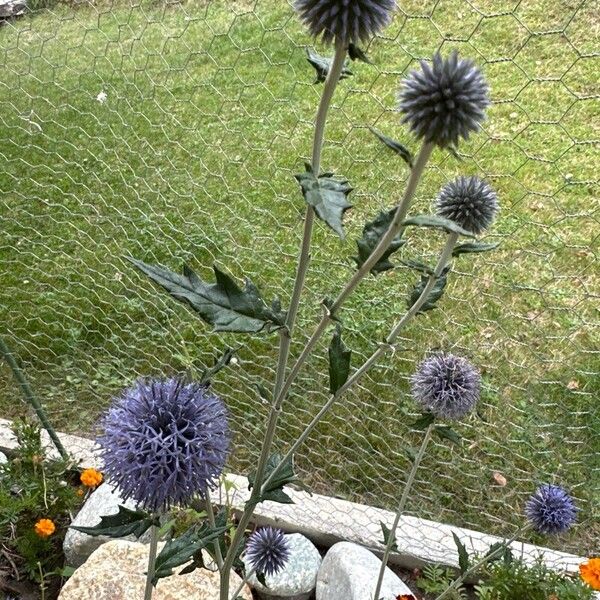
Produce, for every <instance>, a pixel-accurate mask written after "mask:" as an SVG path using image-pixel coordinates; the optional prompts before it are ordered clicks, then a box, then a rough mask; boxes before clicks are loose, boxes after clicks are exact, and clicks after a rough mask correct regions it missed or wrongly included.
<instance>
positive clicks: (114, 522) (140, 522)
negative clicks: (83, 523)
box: [71, 506, 154, 538]
mask: <svg viewBox="0 0 600 600" xmlns="http://www.w3.org/2000/svg"><path fill="white" fill-rule="evenodd" d="M118 508H119V511H118V512H117V514H115V515H107V516H105V517H100V523H98V524H97V525H94V526H93V527H75V526H72V527H71V528H72V529H75V530H76V531H81V533H86V534H87V535H92V536H97V535H105V536H107V537H111V538H120V537H124V536H127V535H134V536H135V537H136V538H139V537H140V536H141V535H142V534H144V533H145V532H146V531H147V530H148V529H149V528H150V527H151V525H152V524H153V523H154V520H153V518H152V517H151V516H150V514H148V513H147V512H144V511H140V510H131V509H129V508H126V507H124V506H119V507H118Z"/></svg>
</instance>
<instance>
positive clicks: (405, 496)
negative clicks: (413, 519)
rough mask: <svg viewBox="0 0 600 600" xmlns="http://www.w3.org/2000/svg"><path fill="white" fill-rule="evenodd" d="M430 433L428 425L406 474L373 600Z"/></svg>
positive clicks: (377, 593)
mask: <svg viewBox="0 0 600 600" xmlns="http://www.w3.org/2000/svg"><path fill="white" fill-rule="evenodd" d="M432 432H433V424H431V425H429V427H428V428H427V430H426V431H425V437H424V438H423V441H422V442H421V447H420V448H419V452H418V453H417V456H416V457H415V460H414V462H413V465H412V468H411V470H410V473H409V474H408V479H407V480H406V484H405V485H404V490H403V492H402V497H401V498H400V504H398V509H397V510H396V517H395V518H394V522H393V523H392V528H391V529H390V533H389V536H388V540H387V544H386V545H385V550H384V552H383V557H382V558H381V568H380V569H379V577H378V578H377V585H376V586H375V594H374V595H373V599H374V600H379V594H380V593H381V586H382V584H383V577H384V575H385V568H386V566H387V562H388V559H389V557H390V553H391V551H392V547H393V545H394V543H395V542H396V530H397V529H398V523H400V518H401V517H402V513H403V512H404V508H405V507H406V501H407V500H408V495H409V494H410V491H411V489H412V486H413V483H414V481H415V475H416V474H417V469H418V468H419V466H420V464H421V461H422V460H423V456H425V450H426V449H427V445H428V444H429V440H430V439H431V434H432Z"/></svg>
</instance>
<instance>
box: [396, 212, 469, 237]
mask: <svg viewBox="0 0 600 600" xmlns="http://www.w3.org/2000/svg"><path fill="white" fill-rule="evenodd" d="M402 225H405V226H406V225H414V226H416V227H434V228H436V229H443V230H444V231H446V232H448V233H458V234H460V235H464V236H466V237H470V238H474V237H475V236H474V235H473V234H472V233H471V232H470V231H467V230H466V229H463V228H462V227H461V226H460V225H457V224H456V223H455V222H454V221H451V220H450V219H445V218H444V217H438V216H437V215H417V216H415V217H410V218H408V219H406V221H404V223H402Z"/></svg>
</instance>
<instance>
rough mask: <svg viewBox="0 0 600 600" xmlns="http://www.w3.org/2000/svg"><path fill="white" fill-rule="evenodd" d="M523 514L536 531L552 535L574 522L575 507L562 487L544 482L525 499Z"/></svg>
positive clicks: (567, 527) (562, 530)
mask: <svg viewBox="0 0 600 600" xmlns="http://www.w3.org/2000/svg"><path fill="white" fill-rule="evenodd" d="M525 514H526V516H527V519H528V520H529V522H530V523H531V524H532V525H533V528H534V529H535V530H536V531H538V532H539V533H544V534H551V535H554V534H557V533H562V532H564V531H566V530H567V529H569V528H570V527H571V526H572V525H573V523H575V520H576V518H577V507H576V506H575V502H574V501H573V498H572V497H571V496H570V495H569V493H568V492H567V491H566V490H565V489H564V488H562V487H560V486H559V485H552V484H544V485H541V486H540V487H539V488H538V489H537V490H536V492H535V493H534V494H533V495H532V496H531V497H530V498H529V500H528V501H527V504H526V505H525Z"/></svg>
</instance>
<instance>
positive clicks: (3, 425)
mask: <svg viewBox="0 0 600 600" xmlns="http://www.w3.org/2000/svg"><path fill="white" fill-rule="evenodd" d="M10 424H11V422H10V421H8V420H5V419H0V450H6V451H8V452H9V453H10V451H11V450H14V448H15V447H16V440H15V438H14V436H13V435H12V434H11V432H10ZM43 436H44V442H45V444H46V445H47V446H48V447H49V455H50V456H58V453H57V452H56V450H55V449H54V448H53V447H50V441H49V438H48V436H47V435H46V434H45V432H44V434H43ZM59 437H60V439H61V441H62V442H63V444H64V446H65V448H66V449H67V450H68V451H69V452H70V453H71V454H72V455H73V457H74V458H75V460H76V461H77V462H78V463H79V464H80V465H81V466H83V467H95V468H97V469H101V468H102V465H101V460H100V458H99V455H98V451H97V448H96V446H95V444H94V442H93V441H92V440H89V439H86V438H82V437H78V436H74V435H68V434H64V433H60V434H59ZM226 478H227V480H228V483H229V484H230V485H229V486H227V488H228V489H229V492H227V491H226V489H225V487H226V486H221V489H218V490H215V492H213V494H212V499H213V501H214V503H215V504H223V503H224V502H225V500H226V498H227V495H228V494H229V501H230V502H231V504H232V506H233V507H234V510H236V511H241V510H242V509H243V506H244V502H245V501H246V500H247V499H248V497H249V491H248V485H247V479H246V478H245V477H243V476H241V475H235V474H228V475H227V476H226ZM286 492H287V493H288V494H289V495H290V496H291V497H292V499H293V500H294V504H278V503H276V502H263V503H261V504H260V505H258V506H257V508H256V512H255V516H254V522H256V523H257V524H259V525H264V524H271V525H277V526H278V527H281V528H282V529H284V530H286V531H289V532H298V533H302V534H304V535H305V536H306V537H308V538H310V539H311V540H312V541H313V542H315V543H316V544H319V545H322V546H326V547H329V546H331V545H333V544H334V543H336V542H339V541H342V540H346V541H351V542H355V543H357V544H361V545H363V546H367V547H369V548H370V549H371V550H373V551H374V552H376V553H377V552H379V553H381V550H382V544H381V542H380V540H381V537H382V536H381V530H380V526H379V522H380V521H383V522H384V523H390V522H391V521H392V520H393V518H394V515H393V513H392V512H390V511H387V510H383V509H380V508H374V507H372V506H367V505H364V504H358V503H355V502H348V501H347V500H340V499H337V498H332V497H329V496H322V495H319V494H312V495H310V494H308V493H307V492H304V491H299V490H295V489H290V488H287V489H286ZM452 533H455V534H456V535H458V537H459V538H460V539H461V541H462V542H463V543H464V544H465V546H466V547H467V549H468V550H469V551H471V552H478V553H482V552H485V551H486V550H487V549H488V548H489V547H490V545H492V544H493V543H495V542H499V541H502V539H501V538H498V537H496V536H492V535H488V534H485V533H481V532H478V531H473V530H470V529H464V528H461V527H453V526H450V525H446V524H444V523H437V522H435V521H429V520H427V519H420V518H416V517H409V516H407V517H403V518H402V520H401V523H400V526H399V533H398V535H397V544H398V552H396V553H394V554H392V555H391V556H390V563H392V564H395V565H397V566H400V567H404V568H408V569H411V568H415V567H421V566H423V565H425V564H428V563H440V564H444V565H449V566H453V567H457V566H458V553H457V550H456V546H455V544H454V540H453V537H452ZM512 548H513V551H514V552H515V554H517V555H521V554H522V556H523V558H524V560H525V561H526V562H527V563H532V562H533V561H535V560H536V559H537V558H538V557H540V556H542V557H543V559H544V562H545V563H546V564H547V565H548V566H549V567H550V568H552V569H555V570H561V571H568V572H571V573H575V572H577V571H578V567H579V564H581V563H582V562H584V561H585V560H586V559H585V558H582V557H579V556H575V555H573V554H568V553H566V552H559V551H557V550H551V549H549V548H543V547H541V546H534V545H532V544H522V543H521V542H515V543H513V545H512ZM596 597H597V598H598V599H599V600H600V594H597V595H596Z"/></svg>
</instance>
